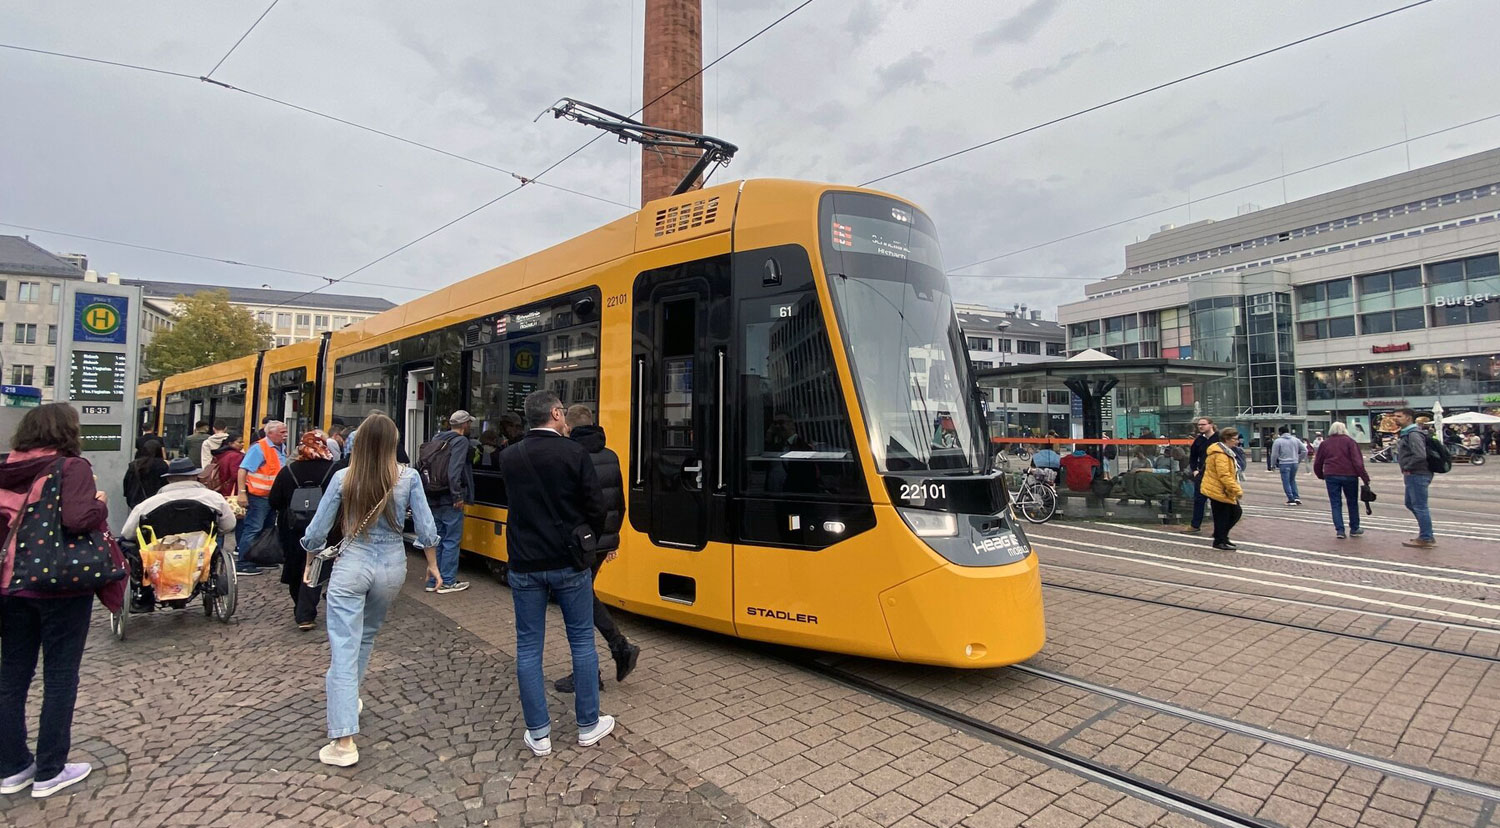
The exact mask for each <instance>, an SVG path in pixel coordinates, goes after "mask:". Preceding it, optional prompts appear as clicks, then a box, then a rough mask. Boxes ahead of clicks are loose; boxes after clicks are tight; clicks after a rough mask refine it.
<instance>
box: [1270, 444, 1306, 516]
mask: <svg viewBox="0 0 1500 828" xmlns="http://www.w3.org/2000/svg"><path fill="white" fill-rule="evenodd" d="M1278 431H1279V433H1280V434H1281V436H1280V437H1277V438H1276V442H1274V443H1272V444H1271V463H1272V465H1274V466H1275V467H1276V470H1277V471H1279V472H1281V491H1282V492H1283V493H1285V494H1286V505H1288V506H1301V505H1302V493H1301V492H1300V491H1298V490H1297V469H1298V468H1299V467H1301V465H1302V461H1303V460H1306V459H1307V444H1306V443H1304V442H1302V440H1301V439H1300V438H1299V437H1297V435H1295V434H1293V433H1292V430H1291V429H1290V428H1287V427H1286V426H1282V427H1281V428H1280V429H1279V430H1278Z"/></svg>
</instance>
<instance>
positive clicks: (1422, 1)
mask: <svg viewBox="0 0 1500 828" xmlns="http://www.w3.org/2000/svg"><path fill="white" fill-rule="evenodd" d="M1432 2H1434V0H1415V2H1412V3H1407V4H1406V5H1404V6H1399V7H1397V8H1394V9H1390V10H1388V11H1383V12H1381V13H1379V14H1373V15H1370V16H1369V17H1364V18H1361V19H1359V20H1355V21H1352V22H1349V23H1345V24H1343V25H1341V26H1335V27H1333V28H1332V29H1325V30H1324V31H1321V32H1318V33H1316V34H1311V35H1307V36H1305V37H1299V38H1297V39H1296V40H1293V41H1290V42H1287V43H1283V44H1281V45H1280V46H1274V47H1272V48H1270V49H1264V50H1262V51H1259V52H1256V53H1254V54H1250V55H1245V56H1244V57H1239V58H1235V59H1234V60H1231V61H1227V62H1225V63H1220V64H1218V65H1216V66H1211V67H1209V68H1207V69H1200V70H1198V71H1197V72H1193V73H1191V74H1188V75H1183V76H1182V77H1179V78H1176V79H1173V80H1170V81H1165V82H1163V83H1158V84H1156V85H1154V86H1149V87H1146V88H1145V89H1139V90H1136V91H1135V92H1131V93H1129V94H1127V95H1121V96H1120V97H1118V98H1113V99H1110V100H1108V101H1104V102H1103V103H1097V104H1094V105H1093V106H1090V107H1087V108H1084V109H1079V110H1075V111H1073V112H1070V113H1068V114H1066V115H1061V116H1058V117H1056V118H1052V119H1050V120H1046V121H1042V122H1041V123H1036V124H1032V125H1031V126H1028V127H1025V128H1023V129H1018V130H1016V131H1015V132H1011V133H1007V134H1005V135H1001V136H1000V137H998V138H991V139H990V140H988V141H982V142H980V143H978V144H975V145H973V146H971V147H965V148H964V149H961V150H956V151H954V152H950V153H947V154H946V155H940V156H938V157H936V158H933V159H930V160H928V161H923V162H922V163H920V164H913V165H911V166H910V167H905V168H903V169H899V170H896V171H895V172H892V173H886V174H885V175H882V176H880V177H878V178H872V179H870V180H869V181H865V182H863V183H861V184H860V185H859V186H861V187H868V186H870V185H871V184H875V183H878V182H881V181H885V180H887V179H891V178H895V177H896V176H898V175H905V174H906V173H909V172H913V171H915V170H920V169H922V168H923V167H930V166H932V165H933V164H938V163H941V162H943V161H948V160H950V159H953V158H957V157H958V156H960V155H965V154H967V153H971V152H974V151H975V150H979V149H984V148H985V147H990V146H994V145H995V144H998V143H1000V142H1002V141H1008V140H1010V139H1012V138H1018V137H1020V136H1022V135H1026V134H1028V133H1031V132H1036V131H1037V130H1040V129H1045V128H1047V127H1049V126H1054V125H1056V124H1060V123H1063V122H1064V121H1071V120H1073V119H1075V118H1081V117H1083V116H1084V115H1088V114H1090V113H1092V112H1098V111H1099V110H1101V109H1105V108H1107V107H1111V106H1114V105H1115V104H1120V103H1124V102H1125V101H1129V100H1133V99H1135V98H1139V97H1142V96H1144V95H1149V94H1151V93H1152V92H1159V91H1161V90H1163V89H1167V88H1169V87H1173V86H1177V85H1178V84H1182V83H1186V82H1188V81H1190V80H1195V79H1197V78H1201V77H1203V76H1205V75H1210V74H1213V73H1214V72H1218V71H1221V70H1224V69H1229V68H1231V67H1234V66H1239V65H1240V64H1242V63H1248V62H1250V61H1253V60H1256V59H1259V58H1263V57H1266V56H1267V55H1273V54H1275V53H1277V52H1281V51H1285V50H1287V49H1291V48H1293V47H1296V46H1301V45H1302V44H1304V43H1310V42H1312V41H1314V40H1318V39H1319V38H1323V37H1328V36H1329V35H1333V34H1337V33H1339V32H1342V31H1346V30H1348V29H1352V28H1354V27H1356V26H1362V25H1364V24H1366V23H1370V22H1373V21H1376V20H1380V19H1382V18H1386V17H1390V16H1391V15H1395V14H1400V13H1401V12H1404V11H1409V10H1411V9H1414V8H1417V7H1418V6H1425V5H1427V4H1428V3H1432Z"/></svg>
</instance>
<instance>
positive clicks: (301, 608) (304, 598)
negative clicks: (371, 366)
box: [269, 429, 333, 632]
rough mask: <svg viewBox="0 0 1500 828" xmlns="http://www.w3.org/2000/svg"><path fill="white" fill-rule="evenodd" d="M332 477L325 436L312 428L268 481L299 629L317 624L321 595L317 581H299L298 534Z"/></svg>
mask: <svg viewBox="0 0 1500 828" xmlns="http://www.w3.org/2000/svg"><path fill="white" fill-rule="evenodd" d="M332 476H333V454H332V452H330V451H329V450H328V439H327V437H325V436H324V434H323V432H321V431H318V430H317V429H313V430H312V431H304V432H303V433H302V437H301V439H300V440H298V442H297V459H296V460H293V461H292V462H290V463H288V464H286V466H284V467H283V468H282V469H281V472H280V473H278V474H277V475H276V482H275V483H273V484H271V494H270V496H269V499H270V502H271V511H273V512H275V513H276V531H277V532H278V533H280V536H281V550H282V554H283V556H284V557H283V558H282V562H281V582H282V583H283V584H286V585H287V590H288V591H289V592H290V593H291V596H292V619H293V620H294V621H296V622H297V629H299V630H302V631H303V632H307V631H309V630H311V629H312V628H313V627H315V626H316V625H317V620H318V601H319V600H320V599H321V598H322V592H323V587H322V585H321V584H318V585H315V586H308V585H307V584H304V583H302V573H303V571H304V570H305V569H306V568H307V552H306V551H305V550H303V548H302V544H301V540H302V533H303V532H306V531H307V526H308V524H310V523H312V519H313V515H314V514H316V511H317V506H318V504H320V503H322V502H323V501H322V496H323V493H324V492H326V491H328V481H329V478H331V477H332ZM309 490H311V491H316V492H317V495H318V496H317V498H315V499H313V501H312V502H311V504H309V503H308V499H307V497H306V495H307V494H310V491H309ZM309 507H311V508H309Z"/></svg>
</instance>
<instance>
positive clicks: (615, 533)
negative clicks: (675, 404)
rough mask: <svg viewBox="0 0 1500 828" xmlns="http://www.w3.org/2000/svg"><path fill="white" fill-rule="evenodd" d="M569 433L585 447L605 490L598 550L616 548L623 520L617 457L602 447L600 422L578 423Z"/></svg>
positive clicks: (622, 490)
mask: <svg viewBox="0 0 1500 828" xmlns="http://www.w3.org/2000/svg"><path fill="white" fill-rule="evenodd" d="M570 436H571V437H572V438H573V442H575V443H577V444H579V445H580V446H583V447H584V448H585V449H588V453H589V459H590V460H592V461H594V473H595V474H597V475H599V488H601V489H603V490H604V509H605V515H604V531H603V532H600V533H599V551H600V552H601V553H602V552H609V551H611V550H614V549H619V548H620V527H621V526H622V525H623V524H624V523H625V479H624V477H623V476H622V475H621V473H620V457H619V455H617V454H615V452H614V450H613V449H610V448H606V447H605V445H604V429H603V428H600V427H599V426H592V425H590V426H579V427H578V428H575V429H573V432H572V434H571V435H570Z"/></svg>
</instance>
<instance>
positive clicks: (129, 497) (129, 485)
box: [121, 437, 167, 509]
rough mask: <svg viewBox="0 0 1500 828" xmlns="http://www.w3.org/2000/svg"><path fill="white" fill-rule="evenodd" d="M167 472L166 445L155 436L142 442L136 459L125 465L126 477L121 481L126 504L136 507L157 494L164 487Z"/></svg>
mask: <svg viewBox="0 0 1500 828" xmlns="http://www.w3.org/2000/svg"><path fill="white" fill-rule="evenodd" d="M166 472H167V449H166V446H163V445H162V444H161V441H160V440H158V439H156V438H155V437H152V438H151V439H149V440H147V441H145V442H144V443H141V447H140V448H139V449H138V450H137V451H136V453H135V459H134V460H131V461H130V465H128V466H126V467H125V479H124V480H123V481H122V482H121V490H122V491H123V492H124V493H125V505H126V506H129V507H130V508H132V509H134V508H135V507H136V504H138V503H140V502H141V501H143V500H145V499H146V498H148V497H150V496H152V495H154V494H156V493H157V491H158V490H160V489H161V487H162V475H163V474H166Z"/></svg>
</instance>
